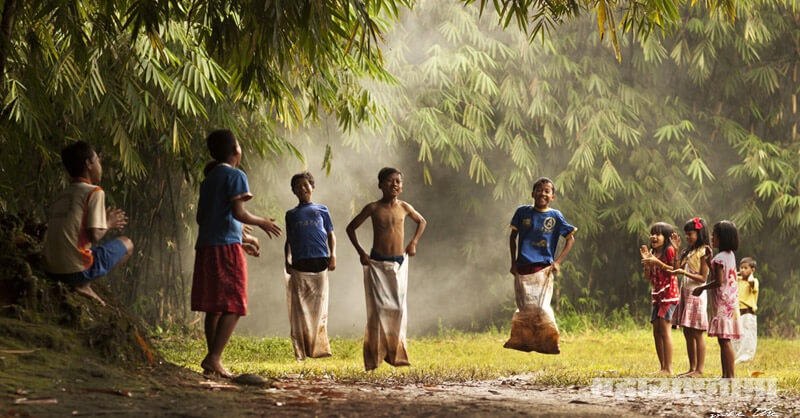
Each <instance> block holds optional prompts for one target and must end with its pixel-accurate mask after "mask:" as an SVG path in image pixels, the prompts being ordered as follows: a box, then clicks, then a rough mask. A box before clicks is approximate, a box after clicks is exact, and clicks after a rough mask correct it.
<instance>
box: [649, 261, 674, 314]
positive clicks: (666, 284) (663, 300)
mask: <svg viewBox="0 0 800 418" xmlns="http://www.w3.org/2000/svg"><path fill="white" fill-rule="evenodd" d="M658 259H659V260H661V262H663V263H665V264H667V265H669V266H672V262H673V260H674V259H675V249H674V248H672V247H667V250H666V251H665V252H664V254H662V255H661V256H660V257H658ZM650 281H651V282H652V283H653V290H652V291H651V292H650V296H651V297H652V299H653V305H656V306H658V313H659V316H660V317H663V316H664V313H665V312H666V311H667V309H668V308H669V307H670V306H671V305H673V304H676V303H678V301H679V300H680V295H679V293H678V276H676V275H674V274H670V273H667V272H666V271H664V270H662V269H661V267H659V266H651V267H650Z"/></svg>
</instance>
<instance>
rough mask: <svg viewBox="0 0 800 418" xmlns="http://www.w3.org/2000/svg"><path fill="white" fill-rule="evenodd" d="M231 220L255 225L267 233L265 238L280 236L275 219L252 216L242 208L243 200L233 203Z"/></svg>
mask: <svg viewBox="0 0 800 418" xmlns="http://www.w3.org/2000/svg"><path fill="white" fill-rule="evenodd" d="M231 203H232V204H233V208H232V209H233V218H234V219H236V220H237V221H239V222H241V223H244V224H249V225H255V226H257V227H259V228H261V229H263V230H264V232H266V233H267V236H268V237H270V238H273V236H275V237H278V236H280V235H281V228H280V227H279V226H278V225H276V224H275V219H272V218H264V217H261V216H257V215H253V214H252V213H250V212H249V211H248V210H247V209H245V208H244V200H243V199H235V200H234V201H233V202H231Z"/></svg>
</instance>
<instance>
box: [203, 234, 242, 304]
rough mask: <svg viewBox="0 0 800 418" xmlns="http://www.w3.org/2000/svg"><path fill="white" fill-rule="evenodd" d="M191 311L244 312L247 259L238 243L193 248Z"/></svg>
mask: <svg viewBox="0 0 800 418" xmlns="http://www.w3.org/2000/svg"><path fill="white" fill-rule="evenodd" d="M192 310H193V311H201V312H209V313H225V312H231V313H235V314H239V315H242V316H244V315H245V314H246V313H247V259H246V258H245V254H244V249H242V245H241V244H229V245H214V246H209V247H200V248H198V249H197V250H196V251H195V259H194V275H193V277H192Z"/></svg>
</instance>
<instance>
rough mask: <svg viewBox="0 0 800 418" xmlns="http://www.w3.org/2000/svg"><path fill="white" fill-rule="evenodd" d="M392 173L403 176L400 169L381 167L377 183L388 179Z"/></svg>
mask: <svg viewBox="0 0 800 418" xmlns="http://www.w3.org/2000/svg"><path fill="white" fill-rule="evenodd" d="M392 174H399V175H400V177H403V173H401V172H400V170H398V169H396V168H392V167H383V168H381V171H379V172H378V183H383V181H384V180H386V179H388V178H389V176H391V175H392Z"/></svg>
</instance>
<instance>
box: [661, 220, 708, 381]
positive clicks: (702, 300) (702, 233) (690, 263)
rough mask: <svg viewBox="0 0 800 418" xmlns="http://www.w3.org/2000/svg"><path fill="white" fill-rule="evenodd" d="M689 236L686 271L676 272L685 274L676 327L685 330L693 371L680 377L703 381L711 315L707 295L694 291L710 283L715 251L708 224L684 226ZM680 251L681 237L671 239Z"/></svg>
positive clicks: (683, 260)
mask: <svg viewBox="0 0 800 418" xmlns="http://www.w3.org/2000/svg"><path fill="white" fill-rule="evenodd" d="M683 231H684V232H685V233H686V246H687V248H686V251H685V252H684V253H683V254H682V255H681V261H680V265H681V266H683V268H680V269H676V270H673V271H672V273H673V274H682V275H683V283H682V285H681V295H680V301H678V307H677V310H676V312H675V315H674V316H673V318H672V323H673V324H675V325H678V326H680V327H683V337H684V338H685V339H686V352H687V353H688V354H689V371H688V372H685V373H681V374H679V375H678V376H679V377H681V376H686V377H700V376H702V375H703V364H704V363H705V358H706V341H705V338H704V337H703V332H704V331H706V330H708V314H707V313H706V295H705V294H703V295H700V296H699V297H697V296H693V295H692V291H693V290H694V289H695V288H696V287H697V286H700V285H702V284H703V283H705V282H706V277H707V276H708V261H709V258H710V256H711V248H710V247H709V246H708V244H710V242H709V239H708V228H707V227H706V222H705V221H704V220H703V219H701V218H694V219H692V220H690V221H689V222H687V223H686V225H684V226H683ZM670 241H671V242H672V245H673V246H674V247H675V248H676V249H680V247H681V239H680V237H679V236H678V234H672V236H671V237H670Z"/></svg>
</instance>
